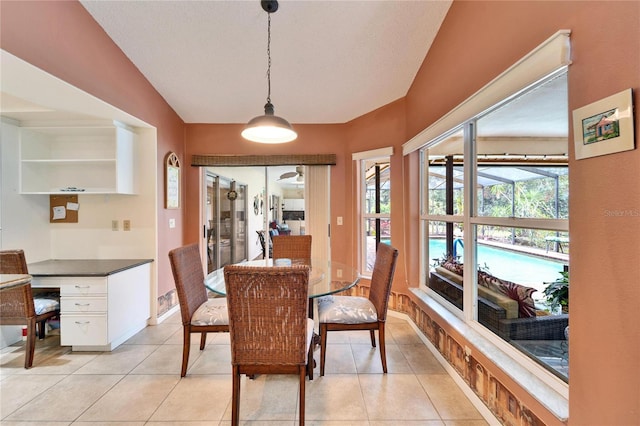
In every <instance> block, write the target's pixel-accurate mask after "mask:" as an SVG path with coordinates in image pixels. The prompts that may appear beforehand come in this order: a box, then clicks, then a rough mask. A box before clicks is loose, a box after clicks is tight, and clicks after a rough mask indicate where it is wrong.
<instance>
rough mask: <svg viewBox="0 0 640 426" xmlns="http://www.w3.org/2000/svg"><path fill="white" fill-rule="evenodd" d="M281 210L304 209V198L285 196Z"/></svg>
mask: <svg viewBox="0 0 640 426" xmlns="http://www.w3.org/2000/svg"><path fill="white" fill-rule="evenodd" d="M283 210H287V211H304V199H303V198H285V199H284V209H283Z"/></svg>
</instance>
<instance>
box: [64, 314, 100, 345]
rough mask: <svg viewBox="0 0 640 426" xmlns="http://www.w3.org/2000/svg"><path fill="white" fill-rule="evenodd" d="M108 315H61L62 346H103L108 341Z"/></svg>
mask: <svg viewBox="0 0 640 426" xmlns="http://www.w3.org/2000/svg"><path fill="white" fill-rule="evenodd" d="M107 337H108V336H107V315H106V314H104V315H65V314H62V315H60V344H61V345H63V346H101V345H106V344H108V343H109V341H108V339H107Z"/></svg>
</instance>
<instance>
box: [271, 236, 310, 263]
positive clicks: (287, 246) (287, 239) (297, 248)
mask: <svg viewBox="0 0 640 426" xmlns="http://www.w3.org/2000/svg"><path fill="white" fill-rule="evenodd" d="M272 240H273V258H274V259H291V261H292V262H293V263H294V264H302V265H311V235H276V236H274V237H272Z"/></svg>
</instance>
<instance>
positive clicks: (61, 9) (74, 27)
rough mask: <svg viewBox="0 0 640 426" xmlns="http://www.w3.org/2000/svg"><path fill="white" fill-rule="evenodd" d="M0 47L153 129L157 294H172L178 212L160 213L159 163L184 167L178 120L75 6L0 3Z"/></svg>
mask: <svg viewBox="0 0 640 426" xmlns="http://www.w3.org/2000/svg"><path fill="white" fill-rule="evenodd" d="M0 47H2V49H4V50H6V51H8V52H10V53H12V54H13V55H15V56H18V57H20V58H21V59H23V60H25V61H27V62H30V63H31V64H33V65H35V66H36V67H38V68H41V69H43V70H45V71H47V72H49V73H50V74H53V75H55V76H56V77H58V78H60V79H62V80H64V81H66V82H68V83H70V84H72V85H73V86H76V87H78V88H80V89H82V90H84V91H86V92H88V93H91V94H92V95H94V96H96V97H97V98H100V99H102V100H104V101H105V102H108V103H109V104H112V105H114V106H116V107H118V108H120V109H121V110H123V111H126V112H128V113H129V114H131V115H134V116H136V117H138V118H140V119H141V120H144V121H145V122H147V123H149V124H151V125H153V126H155V127H156V128H157V129H158V173H157V176H158V223H159V224H160V226H159V228H158V253H159V255H158V260H157V268H158V294H160V295H162V294H164V293H166V292H167V291H169V290H171V289H172V288H174V287H175V286H174V283H173V276H172V275H171V267H170V265H169V259H168V257H167V253H168V251H169V250H170V249H172V248H174V247H177V246H180V245H181V244H182V240H183V235H182V226H181V225H182V210H165V208H164V201H163V196H164V195H163V194H164V188H163V185H164V181H163V179H164V171H163V161H164V156H165V155H166V153H167V152H168V151H174V152H176V153H177V154H178V156H179V157H180V158H181V160H183V161H184V159H183V150H184V123H183V122H182V120H181V119H180V118H179V117H178V115H177V114H176V113H175V112H174V111H173V110H172V109H171V108H170V107H169V105H168V104H167V103H166V102H165V101H164V99H163V98H162V97H161V96H160V95H159V94H158V93H157V92H156V90H155V89H154V88H153V87H152V86H151V84H150V83H149V82H148V81H147V80H146V79H145V78H144V76H143V75H142V74H141V73H140V72H139V71H138V69H137V68H136V67H135V66H134V65H133V64H132V63H131V62H130V61H129V60H128V59H127V57H126V56H125V55H124V54H123V53H122V51H121V50H120V49H119V48H118V47H117V46H116V45H115V44H114V43H113V41H112V40H111V39H110V38H109V37H108V36H107V35H106V33H105V32H104V31H103V30H102V28H101V27H100V26H99V25H97V24H96V22H95V21H94V20H93V18H92V17H91V15H90V14H89V13H88V12H87V11H86V10H85V8H84V7H82V5H81V4H80V3H78V2H75V1H2V3H0ZM169 217H174V218H176V222H177V226H176V228H175V229H172V230H169V227H168V225H167V224H168V221H169ZM163 225H164V226H163Z"/></svg>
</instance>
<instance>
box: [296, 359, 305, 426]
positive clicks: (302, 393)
mask: <svg viewBox="0 0 640 426" xmlns="http://www.w3.org/2000/svg"><path fill="white" fill-rule="evenodd" d="M305 376H306V374H305V367H300V412H299V414H298V416H299V417H300V419H299V422H298V424H299V425H300V426H304V406H305V389H304V388H305V383H304V381H305Z"/></svg>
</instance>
